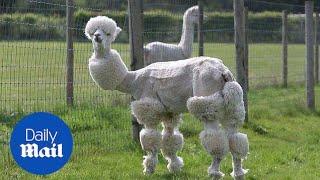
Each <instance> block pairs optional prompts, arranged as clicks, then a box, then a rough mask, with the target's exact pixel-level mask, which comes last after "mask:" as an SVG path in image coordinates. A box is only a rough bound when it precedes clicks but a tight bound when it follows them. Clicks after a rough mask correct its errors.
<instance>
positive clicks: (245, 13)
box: [244, 7, 249, 92]
mask: <svg viewBox="0 0 320 180" xmlns="http://www.w3.org/2000/svg"><path fill="white" fill-rule="evenodd" d="M248 13H249V11H248V7H245V8H244V23H245V52H244V62H245V68H246V69H245V72H246V77H245V78H246V81H247V83H246V84H247V92H248V91H249V18H248Z"/></svg>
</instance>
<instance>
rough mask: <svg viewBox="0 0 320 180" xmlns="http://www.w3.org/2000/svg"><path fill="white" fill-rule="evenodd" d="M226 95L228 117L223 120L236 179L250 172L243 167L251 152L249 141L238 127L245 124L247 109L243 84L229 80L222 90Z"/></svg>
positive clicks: (233, 174) (233, 173) (232, 174)
mask: <svg viewBox="0 0 320 180" xmlns="http://www.w3.org/2000/svg"><path fill="white" fill-rule="evenodd" d="M222 93H223V95H224V102H225V109H226V115H225V117H226V119H225V120H224V121H223V122H222V125H223V126H224V127H225V129H226V132H227V133H228V140H229V149H230V152H231V154H232V161H233V162H232V165H233V172H232V173H231V176H232V177H234V179H243V178H244V175H245V174H246V173H247V172H248V170H245V169H243V168H242V160H243V159H245V158H246V157H247V155H248V152H249V141H248V138H247V135H246V134H243V133H239V132H238V128H240V127H241V126H242V124H243V121H244V118H245V109H244V103H243V92H242V88H241V86H240V85H239V84H238V83H237V82H235V81H233V82H227V83H226V84H225V86H224V88H223V90H222Z"/></svg>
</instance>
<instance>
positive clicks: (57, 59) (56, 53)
mask: <svg viewBox="0 0 320 180" xmlns="http://www.w3.org/2000/svg"><path fill="white" fill-rule="evenodd" d="M65 48H66V46H65V42H56V41H49V42H39V41H17V42H9V41H7V42H0V58H1V62H0V65H1V70H0V83H1V87H0V100H1V101H0V106H1V108H2V109H4V110H7V111H11V110H16V109H17V107H21V109H22V110H27V111H31V110H47V109H51V107H52V106H58V105H63V104H64V103H65V97H66V94H65V86H66V80H65V79H66V78H65V59H66V50H65ZM113 48H114V49H117V50H118V51H119V52H120V53H121V56H122V59H123V60H124V61H125V63H126V64H127V65H128V66H129V64H130V63H129V47H128V44H121V43H115V44H114V45H113ZM197 49H198V48H197V44H195V46H194V53H193V56H196V55H197V53H196V50H197ZM234 51H235V50H234V45H233V44H228V43H220V44H219V43H206V44H205V55H206V56H211V57H217V58H220V59H222V60H223V61H224V63H225V64H226V65H227V66H228V67H229V68H230V69H231V70H232V71H233V73H234V74H235V73H236V72H235V61H234ZM304 51H305V48H304V45H302V44H301V45H300V44H294V45H290V46H289V60H288V64H289V65H288V66H289V67H288V69H289V70H288V71H289V75H288V77H289V83H291V84H295V83H297V82H301V81H303V80H304V61H305V60H304V59H305V52H304ZM90 55H91V44H90V43H89V42H85V43H75V59H74V60H75V62H74V67H75V72H74V79H75V80H74V86H75V87H74V96H75V101H77V103H83V102H88V101H90V102H96V103H117V102H113V101H114V100H113V99H112V98H110V97H114V96H118V95H121V97H124V96H122V94H119V93H116V92H112V93H110V92H108V93H106V92H105V91H102V90H100V89H99V88H98V87H97V86H96V85H94V83H93V81H92V80H91V78H90V76H89V72H88V68H87V63H88V58H89V57H90ZM249 61H250V62H249V74H250V75H249V78H250V86H251V87H261V86H269V85H280V84H281V67H282V65H281V64H282V62H281V45H280V44H251V45H250V60H249ZM124 98H126V97H124ZM110 101H111V102H110Z"/></svg>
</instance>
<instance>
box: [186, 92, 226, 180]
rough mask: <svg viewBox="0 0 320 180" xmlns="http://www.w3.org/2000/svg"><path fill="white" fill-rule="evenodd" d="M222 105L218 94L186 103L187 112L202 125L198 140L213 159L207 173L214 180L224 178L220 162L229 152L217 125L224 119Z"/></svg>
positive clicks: (192, 99)
mask: <svg viewBox="0 0 320 180" xmlns="http://www.w3.org/2000/svg"><path fill="white" fill-rule="evenodd" d="M222 104H223V99H222V96H221V94H220V93H215V94H213V95H211V96H204V97H203V96H202V97H192V98H190V99H189V100H188V102H187V107H188V110H189V112H190V113H191V114H193V115H194V116H195V117H197V118H198V119H200V120H201V121H202V122H203V123H204V130H203V131H202V132H201V133H200V139H201V143H202V145H203V146H204V148H205V149H206V151H207V152H208V153H209V154H210V155H212V157H213V162H212V164H211V165H210V167H209V168H208V173H209V175H210V176H212V177H213V178H214V179H220V178H222V177H223V176H224V174H223V173H222V172H221V171H220V162H221V161H222V159H223V158H224V157H225V155H226V154H227V153H228V151H229V146H228V138H227V134H226V133H225V132H224V131H223V130H222V129H221V128H220V124H219V121H220V120H222V119H223V117H224V113H223V109H222V108H223V105H222Z"/></svg>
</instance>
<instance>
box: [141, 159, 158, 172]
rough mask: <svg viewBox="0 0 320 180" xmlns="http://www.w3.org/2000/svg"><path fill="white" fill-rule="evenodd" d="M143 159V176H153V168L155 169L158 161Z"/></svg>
mask: <svg viewBox="0 0 320 180" xmlns="http://www.w3.org/2000/svg"><path fill="white" fill-rule="evenodd" d="M143 158H144V160H143V163H142V164H143V167H144V169H143V174H144V175H150V174H153V173H154V170H155V167H156V164H157V162H158V159H157V158H155V157H150V156H144V157H143Z"/></svg>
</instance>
